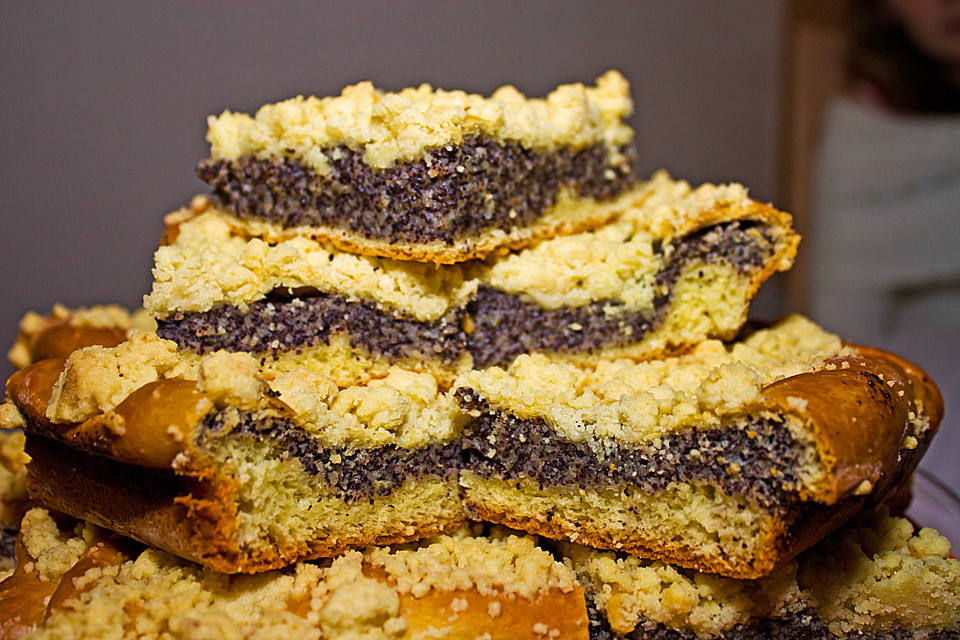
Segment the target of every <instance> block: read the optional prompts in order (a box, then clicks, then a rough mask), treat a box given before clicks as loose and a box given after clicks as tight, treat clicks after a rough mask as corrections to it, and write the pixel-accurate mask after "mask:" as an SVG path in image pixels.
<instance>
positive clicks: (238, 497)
mask: <svg viewBox="0 0 960 640" xmlns="http://www.w3.org/2000/svg"><path fill="white" fill-rule="evenodd" d="M192 362H193V361H190V363H188V362H187V361H184V360H183V359H182V358H180V356H179V353H178V351H177V349H176V346H175V345H174V343H172V342H169V341H166V340H162V339H160V338H158V337H157V336H156V335H155V334H152V333H148V332H144V333H138V334H136V335H134V336H133V337H132V338H131V339H130V340H128V341H126V342H124V343H122V344H120V345H119V346H117V347H113V348H103V347H96V346H95V347H88V348H85V349H81V350H79V351H76V352H74V353H73V354H72V355H71V356H70V357H69V358H68V359H67V361H66V362H64V361H63V360H59V359H47V360H42V361H40V362H37V363H34V364H33V365H31V366H28V367H26V368H24V369H21V370H20V371H18V372H17V373H15V374H14V375H13V376H12V377H11V378H10V380H9V381H8V385H7V393H8V396H9V397H10V398H12V399H13V403H8V404H7V405H6V406H5V407H4V411H3V412H2V415H3V416H4V419H3V422H4V425H3V426H6V427H22V428H24V430H25V431H27V444H26V451H27V453H28V454H29V456H30V458H31V462H30V464H29V466H28V476H27V489H28V492H29V494H30V496H31V498H32V499H33V500H34V501H36V503H38V504H42V505H44V506H47V507H50V508H54V509H57V510H59V511H63V512H65V513H69V514H71V515H73V516H75V517H78V518H83V519H86V520H90V521H91V522H94V523H96V524H99V525H101V526H104V527H107V528H109V529H112V530H114V531H116V532H119V533H122V534H124V535H128V536H131V537H133V538H136V539H139V540H141V541H143V542H146V543H148V544H152V545H155V546H159V547H161V548H164V549H167V550H169V551H171V552H173V553H175V554H177V555H180V556H182V557H184V558H188V559H191V560H194V561H197V562H201V563H203V564H205V565H207V566H210V567H212V568H214V569H217V570H219V571H224V572H255V571H264V570H267V569H271V568H275V567H280V566H284V565H286V564H289V563H291V562H294V561H296V560H300V559H304V558H314V557H321V556H325V557H331V556H334V555H337V554H339V553H342V552H343V551H345V550H348V549H352V548H363V547H365V546H367V545H372V544H389V543H394V542H403V541H410V540H418V539H422V538H424V537H427V536H430V535H434V534H436V533H439V532H442V531H447V530H450V529H452V528H455V527H457V526H459V525H460V524H461V523H462V522H463V520H464V514H463V511H462V507H461V502H460V494H459V488H458V484H457V471H458V460H459V440H458V436H459V433H458V431H457V428H458V427H457V422H456V421H455V419H454V416H455V415H456V410H455V407H454V406H453V402H452V400H451V398H450V397H449V396H447V395H444V394H441V393H439V391H438V389H437V386H436V382H435V380H434V379H433V378H432V377H430V376H429V375H426V374H415V373H411V372H407V371H402V370H396V371H392V372H391V373H390V374H389V375H388V376H387V377H386V378H384V379H382V380H379V381H376V382H372V383H370V384H369V385H365V386H356V387H351V388H348V389H338V388H337V387H336V385H334V384H333V383H332V382H331V381H330V380H329V379H325V378H322V377H320V376H318V375H316V374H311V373H309V372H290V373H287V374H282V375H277V376H270V377H268V378H264V377H263V375H262V373H263V372H262V371H261V370H260V369H258V367H257V364H256V362H255V361H254V360H253V359H252V358H251V357H250V356H248V355H246V354H227V353H222V352H221V353H217V354H211V355H210V356H206V357H204V358H203V359H201V360H200V361H199V363H198V364H196V365H194V364H192Z"/></svg>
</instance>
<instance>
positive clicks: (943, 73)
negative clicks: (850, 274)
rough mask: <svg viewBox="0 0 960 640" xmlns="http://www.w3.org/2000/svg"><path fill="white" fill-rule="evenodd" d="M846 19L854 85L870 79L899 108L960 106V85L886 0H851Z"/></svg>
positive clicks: (937, 110)
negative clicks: (902, 21)
mask: <svg viewBox="0 0 960 640" xmlns="http://www.w3.org/2000/svg"><path fill="white" fill-rule="evenodd" d="M847 20H848V32H849V34H850V41H849V48H848V51H847V76H848V78H850V81H851V83H852V84H853V85H854V86H856V85H857V84H858V83H860V84H861V85H862V83H864V82H866V83H869V85H871V88H872V89H873V90H874V91H876V92H878V93H879V94H880V96H881V99H882V101H883V102H884V103H886V104H887V105H888V106H889V107H890V108H892V109H894V110H897V111H903V112H908V113H952V112H960V87H958V86H957V84H956V83H955V82H954V81H953V80H952V79H951V77H950V75H949V74H948V72H947V69H946V68H945V65H943V64H942V63H941V62H940V61H938V60H936V59H934V58H932V57H931V56H929V55H928V54H927V53H925V52H924V51H923V50H922V49H921V48H920V47H918V46H917V45H916V44H915V43H914V42H913V40H912V39H911V37H910V35H909V33H908V32H907V30H906V29H905V28H904V26H903V24H902V23H901V22H900V20H899V19H898V17H897V16H896V15H895V14H894V13H893V12H892V11H891V10H890V9H889V8H888V6H887V3H886V2H885V1H884V0H851V1H850V2H849V4H848V15H847Z"/></svg>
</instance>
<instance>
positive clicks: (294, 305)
mask: <svg viewBox="0 0 960 640" xmlns="http://www.w3.org/2000/svg"><path fill="white" fill-rule="evenodd" d="M464 313H465V312H464V311H463V310H459V311H458V312H457V313H454V314H450V315H449V316H448V317H445V318H443V319H441V320H440V321H438V322H419V321H417V320H411V319H406V318H397V317H394V316H393V315H390V314H389V313H385V312H384V311H381V310H380V309H379V308H378V307H377V306H376V305H375V304H373V303H370V302H362V301H352V300H348V299H347V298H345V297H343V296H338V295H330V294H326V293H321V292H319V291H317V292H314V293H312V294H310V295H308V296H303V297H299V296H295V297H292V298H289V297H288V296H284V295H282V293H281V292H275V294H274V295H273V296H272V299H268V300H263V301H260V302H255V303H253V304H251V305H250V306H249V308H248V309H247V310H246V311H243V310H241V309H238V308H237V307H217V308H215V309H212V310H211V311H207V312H204V313H180V312H178V313H175V314H173V315H172V316H170V317H169V318H167V319H166V320H161V321H158V322H157V334H158V335H159V336H160V337H161V338H166V339H168V340H173V341H174V342H176V343H177V344H179V345H180V346H181V347H185V348H187V349H190V350H192V351H196V352H198V353H210V352H212V351H216V350H218V349H226V350H228V351H246V352H251V353H262V352H265V351H267V350H269V349H274V350H277V351H282V352H291V351H292V352H296V351H298V350H301V349H304V348H307V347H311V346H313V345H316V344H329V343H330V338H331V336H333V335H337V334H343V335H346V336H349V338H350V342H351V343H352V344H353V345H357V346H361V347H363V348H364V349H366V350H367V351H369V352H370V353H372V354H376V355H380V356H385V357H387V358H388V359H391V360H393V361H396V360H400V359H402V358H405V357H408V358H409V357H412V358H420V359H434V358H436V359H439V360H440V361H442V362H455V361H456V359H457V357H458V356H459V355H461V354H463V353H464V351H465V349H466V347H465V339H466V336H465V334H464V332H463V328H462V318H463V315H464Z"/></svg>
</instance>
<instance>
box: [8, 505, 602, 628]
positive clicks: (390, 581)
mask: <svg viewBox="0 0 960 640" xmlns="http://www.w3.org/2000/svg"><path fill="white" fill-rule="evenodd" d="M20 548H21V549H23V552H22V554H21V558H20V564H19V565H18V567H17V569H16V570H15V571H14V572H13V573H12V574H11V575H9V576H8V577H7V578H6V579H5V580H3V581H0V634H2V633H4V632H6V633H8V634H9V635H4V636H3V637H18V638H24V637H26V638H29V639H31V640H40V639H45V638H73V639H75V640H82V639H95V638H96V639H102V638H121V637H124V638H126V637H137V638H140V639H142V640H150V639H157V640H159V639H161V638H165V639H172V638H183V639H194V640H196V639H199V638H234V639H240V638H251V639H253V638H257V639H261V640H266V639H268V638H274V639H280V638H284V639H286V638H303V639H307V640H310V639H313V640H321V639H322V640H360V639H363V640H426V639H428V638H432V639H433V640H456V639H459V638H485V639H486V640H545V639H546V640H549V639H563V640H587V637H588V629H589V624H588V619H587V609H586V603H585V598H584V591H583V587H581V586H580V584H579V583H578V582H577V580H576V578H575V577H574V575H573V573H572V571H571V570H570V569H568V568H567V567H565V566H564V565H563V564H561V563H559V562H557V561H556V560H555V559H554V558H553V557H552V556H551V555H550V554H549V553H548V552H546V551H544V550H543V549H541V548H539V547H537V546H536V544H535V542H534V540H533V539H532V538H530V537H519V536H515V535H509V534H508V533H504V534H503V535H498V536H496V537H477V536H474V535H472V534H470V533H469V532H467V531H464V532H462V533H458V534H457V535H450V536H439V537H437V538H435V539H432V540H430V541H426V542H424V543H423V544H421V545H415V546H414V545H411V546H409V547H406V548H399V549H390V548H385V547H372V548H370V549H368V550H366V551H365V552H363V553H361V552H357V551H353V552H349V553H347V554H344V555H343V556H340V557H338V558H336V559H334V560H332V561H329V562H326V563H324V564H311V563H306V562H301V563H298V564H296V565H294V566H292V567H290V568H288V569H286V570H282V571H270V572H267V573H263V574H260V575H256V576H244V575H241V576H228V575H223V574H218V573H215V572H212V571H209V570H205V569H203V568H202V567H200V566H198V565H195V564H191V563H188V562H184V561H182V560H180V559H179V558H175V557H174V556H171V555H170V554H168V553H165V552H163V551H160V550H157V549H149V548H148V549H143V548H138V547H137V546H136V545H134V544H132V543H131V541H129V540H123V539H121V538H119V537H117V536H113V535H110V534H108V533H106V532H104V531H102V530H100V529H98V528H97V527H94V526H91V525H89V524H85V523H82V522H76V521H72V522H71V521H70V519H67V518H62V517H58V518H57V519H56V520H55V519H54V518H53V517H51V514H50V513H49V512H47V511H46V510H44V509H39V508H38V509H33V510H31V511H30V512H28V513H27V516H26V517H25V518H24V521H23V526H22V528H21V532H20Z"/></svg>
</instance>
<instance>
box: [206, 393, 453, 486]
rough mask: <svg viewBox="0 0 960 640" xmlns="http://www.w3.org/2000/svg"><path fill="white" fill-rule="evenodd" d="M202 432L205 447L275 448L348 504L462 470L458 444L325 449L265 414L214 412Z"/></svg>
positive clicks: (449, 477) (290, 425)
mask: <svg viewBox="0 0 960 640" xmlns="http://www.w3.org/2000/svg"><path fill="white" fill-rule="evenodd" d="M201 433H202V435H201V439H202V440H203V441H205V442H209V441H210V440H212V439H215V438H219V437H223V436H226V435H227V434H229V436H230V437H237V436H238V435H239V436H248V437H250V438H253V439H254V440H256V441H258V442H271V443H274V444H276V445H277V446H278V447H279V448H280V450H281V451H282V453H281V455H282V456H283V457H284V458H287V459H289V458H294V459H296V460H298V461H299V462H300V464H301V465H302V466H303V469H304V471H306V472H307V473H308V474H310V475H312V476H316V477H319V478H321V479H322V480H323V481H324V482H325V483H327V484H328V485H330V486H331V487H332V488H334V489H336V491H337V493H338V494H339V496H340V497H341V498H342V499H343V500H345V501H346V502H356V501H357V500H365V499H368V500H372V499H373V497H374V496H384V495H388V494H390V493H391V492H392V491H393V490H394V489H396V488H398V487H399V486H400V485H402V484H403V482H404V480H406V479H408V478H423V477H426V476H437V477H440V478H443V479H444V480H452V479H454V478H456V477H457V472H458V469H459V464H458V456H459V452H460V446H459V443H458V442H457V441H456V440H453V441H451V442H446V443H441V444H435V445H429V446H425V447H418V448H413V449H404V448H401V447H397V446H394V445H387V446H381V447H377V448H375V449H362V448H350V447H323V446H322V445H320V444H319V443H318V442H317V441H316V440H315V439H313V438H311V437H310V436H309V435H308V434H307V433H306V432H304V431H303V429H301V428H299V427H297V426H296V425H295V424H294V423H293V422H291V421H290V420H288V419H286V418H283V417H280V416H277V415H273V414H269V413H265V412H254V413H250V412H247V411H242V410H240V409H236V408H230V409H225V410H223V411H220V412H217V413H212V414H210V415H208V416H207V417H206V418H205V420H204V424H203V430H202V432H201Z"/></svg>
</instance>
